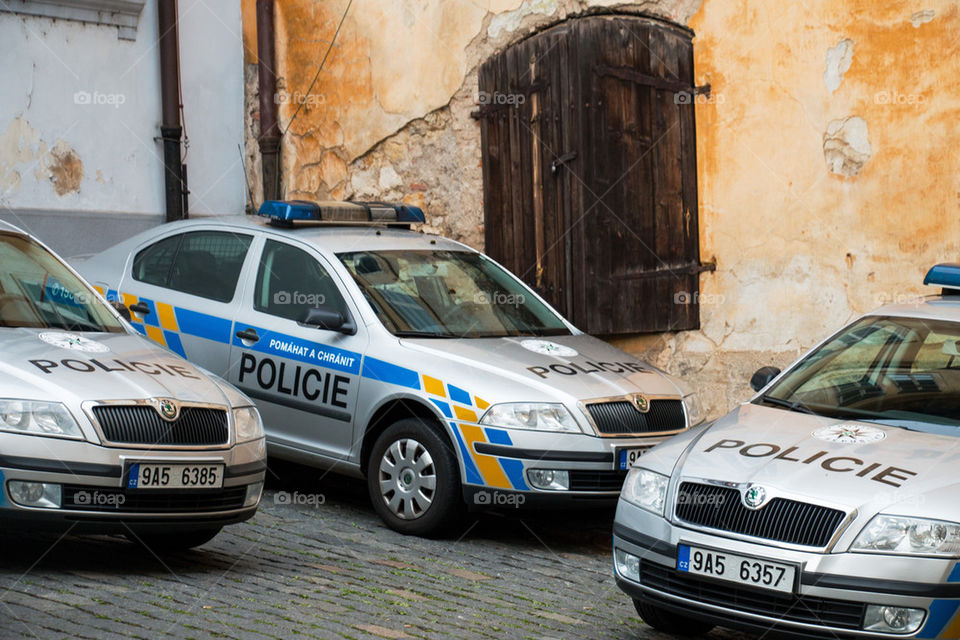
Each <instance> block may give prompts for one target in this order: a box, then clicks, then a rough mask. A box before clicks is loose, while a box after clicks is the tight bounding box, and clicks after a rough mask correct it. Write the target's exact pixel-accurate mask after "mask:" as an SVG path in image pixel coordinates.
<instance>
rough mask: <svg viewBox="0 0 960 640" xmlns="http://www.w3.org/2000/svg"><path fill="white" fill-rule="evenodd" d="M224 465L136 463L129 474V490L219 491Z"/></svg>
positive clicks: (130, 468) (132, 465)
mask: <svg viewBox="0 0 960 640" xmlns="http://www.w3.org/2000/svg"><path fill="white" fill-rule="evenodd" d="M222 486H223V465H222V464H165V463H157V462H135V463H133V464H131V465H130V467H129V469H128V472H127V488H128V489H219V488H220V487H222Z"/></svg>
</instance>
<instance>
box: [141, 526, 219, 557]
mask: <svg viewBox="0 0 960 640" xmlns="http://www.w3.org/2000/svg"><path fill="white" fill-rule="evenodd" d="M221 528H222V527H217V528H215V529H198V530H196V531H180V532H177V533H136V534H134V533H127V534H125V535H126V536H127V539H128V540H130V542H133V543H134V544H139V545H140V546H142V547H144V548H145V549H149V550H150V551H153V552H155V553H170V552H174V551H186V550H188V549H193V548H194V547H199V546H201V545H204V544H206V543H208V542H210V541H211V540H213V539H214V538H215V537H216V536H217V534H218V533H220V529H221Z"/></svg>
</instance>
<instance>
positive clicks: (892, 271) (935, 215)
mask: <svg viewBox="0 0 960 640" xmlns="http://www.w3.org/2000/svg"><path fill="white" fill-rule="evenodd" d="M608 4H616V5H617V6H618V7H621V6H622V7H623V8H624V9H626V10H643V11H646V12H650V13H655V14H659V15H661V16H664V17H666V18H668V19H671V20H674V21H676V22H679V23H681V24H688V25H689V26H691V27H692V28H693V29H694V30H695V31H696V33H697V37H696V39H695V41H694V49H695V57H696V61H695V64H696V79H697V83H698V84H704V83H707V82H709V83H710V84H711V85H712V88H713V92H712V96H711V98H709V99H702V100H701V101H700V102H699V103H698V104H697V129H698V135H697V138H698V141H697V149H698V155H699V169H698V171H699V176H698V181H699V191H700V194H699V195H700V220H701V222H700V224H701V249H702V257H703V259H704V260H710V259H716V261H717V264H718V268H717V271H716V272H715V273H713V274H705V275H704V276H703V277H702V280H701V283H702V285H701V286H702V297H701V304H702V314H701V319H702V330H700V331H696V332H684V333H679V334H667V335H651V336H639V337H634V338H628V339H618V340H616V341H615V343H616V344H617V345H618V346H621V347H623V348H626V349H627V350H629V351H632V352H635V353H638V354H640V355H642V356H643V357H645V358H647V359H648V360H650V361H652V362H653V363H655V364H657V365H659V366H661V367H663V368H664V369H666V370H668V371H670V372H672V373H677V374H680V375H683V376H685V377H688V378H689V379H690V380H692V381H693V382H695V383H697V384H699V385H700V386H701V388H702V389H703V390H704V399H705V404H706V406H707V408H708V410H709V411H710V412H711V413H713V414H714V415H716V414H717V413H720V412H722V411H725V410H726V409H727V408H729V407H730V406H731V405H732V404H733V403H734V402H736V401H739V400H742V399H744V398H746V397H748V396H749V394H750V391H749V388H748V386H747V379H748V377H749V374H750V373H751V372H752V371H753V370H754V369H756V368H757V367H758V366H761V365H764V364H775V365H781V366H782V365H785V364H787V363H788V362H789V361H791V360H792V359H793V358H795V357H796V356H797V355H799V354H800V353H801V352H802V351H803V350H805V349H806V348H808V347H810V346H811V345H812V344H814V343H815V342H816V341H818V340H819V339H821V338H823V337H825V335H826V334H827V333H828V332H831V331H832V330H834V329H836V328H838V327H839V326H840V325H841V324H842V323H844V322H846V321H848V320H850V319H851V318H853V317H855V316H856V315H857V314H859V313H862V312H865V311H867V310H869V309H871V308H874V307H876V306H877V305H879V304H880V303H882V302H884V301H886V300H890V299H894V298H896V297H898V296H903V295H908V296H909V295H915V294H918V293H920V292H922V287H921V284H920V283H921V280H922V276H923V272H924V270H925V269H926V267H928V266H929V265H930V264H932V263H933V262H936V261H938V260H943V259H955V258H956V254H957V253H958V248H960V234H958V231H960V216H958V213H957V206H958V204H960V185H958V184H957V182H958V179H960V178H958V177H957V176H958V169H960V167H958V158H957V155H956V152H955V151H954V147H955V146H956V143H955V138H954V137H953V136H951V133H952V131H951V126H952V125H953V124H954V123H955V122H956V119H957V115H958V107H960V99H958V97H957V95H956V92H955V91H950V90H949V87H950V86H951V83H952V66H951V64H949V61H951V60H953V59H954V58H955V56H956V53H957V52H956V49H957V47H958V46H960V45H958V41H956V39H955V38H951V36H950V34H951V33H954V34H955V33H957V32H958V29H960V24H958V12H957V8H956V6H955V5H954V4H952V3H950V2H945V1H938V2H924V3H920V2H897V3H890V4H888V5H887V6H886V7H883V8H877V7H876V6H875V5H876V3H873V2H870V1H869V0H856V1H854V0H845V1H841V2H837V1H836V0H834V1H833V2H828V1H826V0H814V1H812V2H806V3H784V2H782V1H781V0H755V1H751V2H743V1H742V0H702V2H701V0H687V1H683V0H664V1H661V2H645V3H640V4H633V5H622V4H619V3H598V2H574V1H570V0H567V1H563V0H523V1H522V2H521V1H520V0H495V1H491V2H488V3H486V4H483V3H476V2H471V3H465V2H454V1H444V2H441V1H440V0H430V1H427V2H414V1H413V0H407V1H398V2H392V3H387V4H384V3H379V2H374V0H355V2H354V4H353V7H352V8H351V11H350V13H349V15H348V17H347V20H346V22H345V23H344V27H343V31H342V32H341V34H340V38H339V39H338V42H337V45H336V46H335V47H334V49H333V51H332V53H331V55H330V59H329V60H328V61H327V66H326V68H325V69H324V71H323V72H322V73H321V74H320V76H319V78H318V80H317V83H316V85H315V87H314V89H313V91H312V92H310V94H307V93H306V92H307V87H308V86H309V83H310V81H311V80H312V79H313V77H314V74H315V73H316V69H317V63H318V62H319V60H320V59H321V58H322V55H323V52H324V51H325V50H326V47H327V44H328V43H329V40H330V38H331V37H332V35H333V32H334V30H335V28H336V25H337V22H338V21H339V19H340V15H341V12H342V11H343V9H344V7H345V6H346V2H337V3H333V2H322V3H321V2H310V1H307V0H290V1H289V2H279V3H277V20H278V33H279V35H278V53H279V56H280V60H279V64H278V73H279V75H280V87H281V90H282V92H283V94H282V98H281V100H282V102H283V104H282V105H281V124H282V126H283V127H286V126H287V125H288V123H289V121H290V118H291V116H292V114H293V113H294V111H295V109H296V107H297V105H298V104H302V105H303V107H302V109H301V113H300V115H299V116H298V119H297V121H296V122H295V123H294V124H293V126H292V127H291V128H290V131H289V133H288V134H287V137H286V138H285V139H284V142H283V144H284V152H283V153H284V155H283V172H284V176H285V195H286V196H287V197H306V198H318V199H323V198H347V197H357V198H369V199H372V198H384V199H403V200H406V201H408V202H412V203H416V204H419V205H422V206H425V208H426V209H427V213H428V220H430V221H431V225H432V228H433V229H434V230H436V231H439V232H441V233H443V234H445V235H450V236H453V237H455V238H458V239H461V240H464V241H466V242H468V243H470V244H472V245H474V246H477V247H482V242H483V233H482V224H483V212H482V190H481V185H482V180H481V175H480V151H479V142H480V135H479V125H478V124H477V123H476V122H475V121H474V120H473V119H471V118H470V115H469V114H470V112H471V111H472V110H474V109H475V108H476V104H477V100H478V96H477V85H476V82H477V80H476V70H477V66H478V65H479V64H480V63H481V62H482V61H483V60H485V59H486V58H487V57H488V56H489V55H490V54H491V53H493V52H494V51H496V50H497V49H498V48H502V47H504V46H506V45H508V44H509V43H511V42H514V41H516V40H518V39H519V38H521V37H523V36H524V35H525V34H527V33H529V32H530V31H531V30H533V29H536V28H538V27H541V26H543V25H546V24H550V23H553V22H557V21H559V20H562V19H564V18H565V17H567V16H569V15H574V14H578V13H582V12H584V11H588V10H590V9H592V8H596V7H597V6H601V5H608ZM252 7H253V1H252V0H245V6H244V33H245V36H246V38H247V44H248V48H249V49H250V50H253V49H255V46H254V44H255V43H254V42H253V39H254V33H255V31H254V29H253V11H252ZM254 62H255V56H250V57H248V59H247V63H248V69H247V80H248V84H247V127H248V145H247V152H248V156H249V157H250V162H249V163H248V165H249V169H250V172H251V173H250V178H251V181H252V182H253V183H256V182H258V181H259V173H258V169H257V165H256V162H255V158H256V153H255V145H254V144H252V140H253V139H254V138H255V136H256V134H257V131H258V124H257V118H258V112H257V102H256V100H257V96H256V83H255V78H256V75H255V72H254V68H253V63H254ZM670 302H672V301H670ZM623 303H624V304H629V301H623Z"/></svg>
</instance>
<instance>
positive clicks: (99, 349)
mask: <svg viewBox="0 0 960 640" xmlns="http://www.w3.org/2000/svg"><path fill="white" fill-rule="evenodd" d="M38 337H39V338H40V339H41V340H43V341H44V342H46V343H47V344H50V345H53V346H55V347H60V348H61V349H71V350H73V351H83V352H84V353H106V352H107V351H110V348H109V347H108V346H107V345H105V344H100V343H99V342H94V341H93V340H91V339H90V338H84V337H83V336H80V335H77V334H75V333H61V332H59V331H44V332H43V333H41V334H40V335H39V336H38Z"/></svg>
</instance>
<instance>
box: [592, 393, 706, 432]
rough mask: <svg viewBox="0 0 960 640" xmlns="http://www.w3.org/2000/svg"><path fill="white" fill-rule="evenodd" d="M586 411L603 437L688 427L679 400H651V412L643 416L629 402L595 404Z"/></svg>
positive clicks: (617, 401)
mask: <svg viewBox="0 0 960 640" xmlns="http://www.w3.org/2000/svg"><path fill="white" fill-rule="evenodd" d="M587 411H588V412H590V417H591V418H593V422H594V424H596V425H597V430H598V431H599V432H600V433H601V434H603V435H617V436H621V435H624V436H625V435H632V434H636V433H657V432H660V431H677V430H679V429H683V428H684V427H685V426H686V424H687V423H686V417H685V416H684V414H683V402H681V401H680V400H650V410H649V411H647V412H646V413H644V412H641V411H637V408H636V407H635V406H634V405H633V403H632V402H630V401H628V400H616V401H614V402H595V403H593V404H588V405H587Z"/></svg>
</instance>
